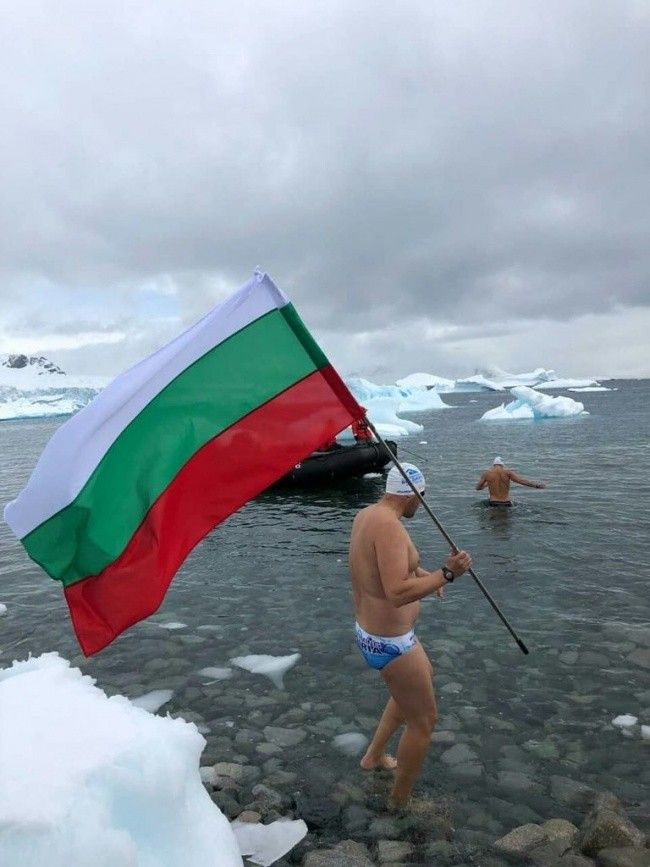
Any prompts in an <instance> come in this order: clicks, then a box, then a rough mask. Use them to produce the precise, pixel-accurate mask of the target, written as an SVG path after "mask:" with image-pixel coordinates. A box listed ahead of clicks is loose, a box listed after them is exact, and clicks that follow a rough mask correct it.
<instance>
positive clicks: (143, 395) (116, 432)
mask: <svg viewBox="0 0 650 867" xmlns="http://www.w3.org/2000/svg"><path fill="white" fill-rule="evenodd" d="M363 415H364V411H363V409H362V408H361V407H360V406H359V404H358V403H357V402H356V400H355V399H354V397H353V396H352V395H351V394H350V392H349V391H348V389H347V388H346V386H345V385H344V383H343V382H342V380H341V379H340V377H339V375H338V374H337V373H336V371H335V370H334V368H333V367H331V365H330V364H329V363H328V361H327V358H326V357H325V356H324V355H323V353H322V351H321V350H320V348H319V347H318V345H317V344H316V343H315V341H314V339H313V338H312V337H311V335H310V334H309V332H308V331H307V329H306V328H305V326H304V324H303V322H302V320H301V319H300V317H299V316H298V314H297V313H296V311H295V309H294V307H293V305H292V304H291V303H290V302H289V300H288V298H287V297H286V296H285V295H284V294H283V293H282V292H281V291H280V290H279V289H278V288H277V287H276V286H275V285H274V284H273V282H272V281H271V280H270V278H269V277H268V276H266V275H265V274H261V273H259V272H256V273H255V274H254V275H253V277H252V279H251V280H250V281H249V282H248V283H247V284H246V285H245V286H243V287H242V288H241V289H239V291H237V292H235V294H234V295H232V296H231V297H230V298H228V299H227V300H226V301H224V303H223V304H221V305H220V306H218V307H216V308H215V309H214V310H212V311H211V312H210V313H208V314H207V316H205V317H204V318H203V319H201V320H200V321H199V322H197V324H196V325H194V326H193V327H192V328H190V329H189V330H188V331H186V332H184V333H183V334H181V335H180V336H179V337H177V338H176V339H175V340H174V341H172V342H171V343H170V344H168V345H167V346H165V347H163V348H162V349H160V350H158V352H155V353H154V354H153V355H151V356H149V358H146V359H145V360H144V361H141V362H140V363H139V364H137V365H136V366H135V367H133V368H131V369H130V370H128V371H127V372H126V373H123V374H122V375H121V376H118V377H117V379H115V380H113V381H112V382H111V383H110V385H108V386H107V388H105V389H104V390H103V391H102V392H101V393H100V394H99V395H98V396H97V397H96V398H95V399H94V400H93V401H92V403H90V404H88V406H86V407H84V409H82V410H80V411H79V412H78V413H77V414H76V415H74V416H72V418H70V419H69V420H68V421H67V422H66V423H65V424H63V425H62V426H61V427H60V428H59V429H58V430H57V431H56V433H55V434H54V436H53V437H52V439H51V440H50V442H49V443H48V445H47V446H46V448H45V451H44V452H43V454H42V455H41V457H40V460H39V461H38V463H37V465H36V468H35V469H34V472H33V473H32V476H31V478H30V480H29V482H28V484H27V487H26V488H25V489H24V490H23V491H22V493H21V494H20V495H19V496H18V497H17V499H15V500H14V501H13V502H11V503H9V504H8V505H7V507H6V508H5V512H4V515H5V520H6V522H7V523H8V524H9V526H10V527H11V529H12V530H13V532H14V533H15V534H16V536H17V537H18V538H19V539H20V541H21V542H22V544H23V545H24V547H25V549H26V551H27V553H28V554H29V556H30V557H31V558H32V560H35V561H36V563H38V564H39V565H40V566H42V568H43V569H44V570H45V571H46V572H47V573H48V575H50V576H51V577H52V578H54V579H55V580H56V581H60V582H61V583H62V584H63V587H64V592H65V597H66V601H67V603H68V607H69V609H70V615H71V617H72V623H73V625H74V629H75V632H76V634H77V638H78V640H79V644H80V645H81V647H82V650H83V651H84V653H85V654H86V655H87V656H89V655H90V654H93V653H96V652H97V651H99V650H101V649H102V648H104V647H106V645H107V644H109V643H110V642H111V641H113V639H114V638H116V637H117V636H118V635H119V634H120V633H121V632H123V631H124V630H125V629H127V628H128V627H129V626H132V625H133V624H134V623H137V622H138V621H140V620H142V619H143V618H145V617H148V616H149V615H150V614H153V612H154V611H156V610H157V609H158V607H159V606H160V604H161V602H162V600H163V598H164V596H165V593H166V591H167V588H168V587H169V584H170V582H171V580H172V578H173V577H174V575H175V573H176V571H177V570H178V568H179V567H180V565H181V564H182V563H183V561H184V560H185V558H186V557H187V555H188V554H189V552H190V551H191V550H192V548H194V546H195V545H196V544H197V543H198V542H199V541H200V540H201V539H202V538H203V537H204V536H205V535H206V534H207V533H209V532H210V530H212V529H213V528H214V527H215V526H216V525H217V524H219V523H220V522H221V521H223V520H225V519H226V518H227V517H228V516H229V515H231V514H232V513H233V512H235V511H236V510H237V509H239V508H240V507H241V506H242V505H243V504H244V503H246V502H247V501H248V500H250V499H251V498H252V497H255V496H256V495H257V494H259V493H260V492H261V491H263V490H264V489H265V488H267V487H268V486H269V485H271V484H272V483H273V482H275V481H276V480H277V479H279V478H280V477H281V476H282V475H284V474H285V473H286V472H288V471H289V470H290V469H291V467H293V466H294V465H295V464H296V463H297V462H298V461H300V460H302V459H303V458H304V457H305V456H307V455H309V454H310V453H311V452H312V451H314V449H316V448H318V446H319V445H321V444H322V443H324V442H327V441H328V440H330V439H331V438H332V437H334V436H335V435H336V434H337V433H339V432H340V431H341V430H343V428H345V427H347V426H348V425H349V424H351V423H352V422H353V421H355V420H356V419H358V418H361V417H362V416H363Z"/></svg>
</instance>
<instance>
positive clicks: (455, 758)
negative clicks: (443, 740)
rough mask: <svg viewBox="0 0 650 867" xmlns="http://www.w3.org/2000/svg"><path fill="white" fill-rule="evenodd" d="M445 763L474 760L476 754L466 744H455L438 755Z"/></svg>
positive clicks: (460, 762)
mask: <svg viewBox="0 0 650 867" xmlns="http://www.w3.org/2000/svg"><path fill="white" fill-rule="evenodd" d="M440 758H441V760H442V761H443V762H444V763H445V764H446V765H450V766H453V765H458V764H462V763H466V762H475V761H477V760H478V755H477V754H476V753H475V752H474V750H472V749H470V747H468V746H467V744H455V745H454V746H453V747H450V748H449V749H448V750H445V752H444V753H443V754H442V755H441V756H440Z"/></svg>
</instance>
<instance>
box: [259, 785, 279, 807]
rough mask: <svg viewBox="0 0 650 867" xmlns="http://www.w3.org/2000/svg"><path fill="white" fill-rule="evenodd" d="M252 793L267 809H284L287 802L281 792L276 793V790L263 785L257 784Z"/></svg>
mask: <svg viewBox="0 0 650 867" xmlns="http://www.w3.org/2000/svg"><path fill="white" fill-rule="evenodd" d="M251 791H252V793H253V797H254V798H255V800H256V801H257V802H258V803H260V804H264V806H265V807H282V806H283V805H284V804H285V802H286V799H285V798H284V797H283V796H282V795H281V794H280V792H276V791H275V789H271V788H270V787H269V786H265V785H264V784H263V783H257V784H256V785H255V786H253V788H252V790H251Z"/></svg>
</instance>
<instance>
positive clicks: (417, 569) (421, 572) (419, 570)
mask: <svg viewBox="0 0 650 867" xmlns="http://www.w3.org/2000/svg"><path fill="white" fill-rule="evenodd" d="M428 574H429V573H428V572H427V570H426V569H423V568H422V566H416V567H415V577H416V578H424V576H425V575H428ZM444 595H445V589H444V587H438V589H437V590H436V596H437V597H438V599H442V597H443V596H444Z"/></svg>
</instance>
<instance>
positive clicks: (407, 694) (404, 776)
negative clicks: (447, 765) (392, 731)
mask: <svg viewBox="0 0 650 867" xmlns="http://www.w3.org/2000/svg"><path fill="white" fill-rule="evenodd" d="M431 672H432V669H431V663H430V662H429V659H428V657H427V655H426V653H425V652H424V649H423V647H422V645H421V644H418V645H417V646H416V647H414V648H413V650H411V651H409V652H408V653H406V654H405V655H404V656H400V657H399V658H398V659H396V660H394V661H393V662H391V663H389V664H388V665H387V666H386V668H383V669H382V671H381V674H382V676H383V678H384V681H385V682H386V686H387V687H388V690H389V692H390V694H391V696H392V698H393V699H394V700H395V703H396V704H397V706H398V708H399V709H400V710H401V712H402V714H403V715H404V720H405V722H406V729H405V730H404V734H403V735H402V737H401V738H400V742H399V746H398V748H397V771H396V774H395V782H394V784H393V790H392V792H391V794H390V797H389V801H388V804H389V806H390V807H404V806H406V804H407V802H408V799H409V798H410V796H411V792H412V791H413V786H414V785H415V781H416V780H417V778H418V774H419V773H420V769H421V768H422V764H423V762H424V758H425V756H426V754H427V750H428V749H429V745H430V743H431V732H432V731H433V727H434V726H435V724H436V721H437V718H438V711H437V708H436V699H435V695H434V692H433V683H432V681H431Z"/></svg>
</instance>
